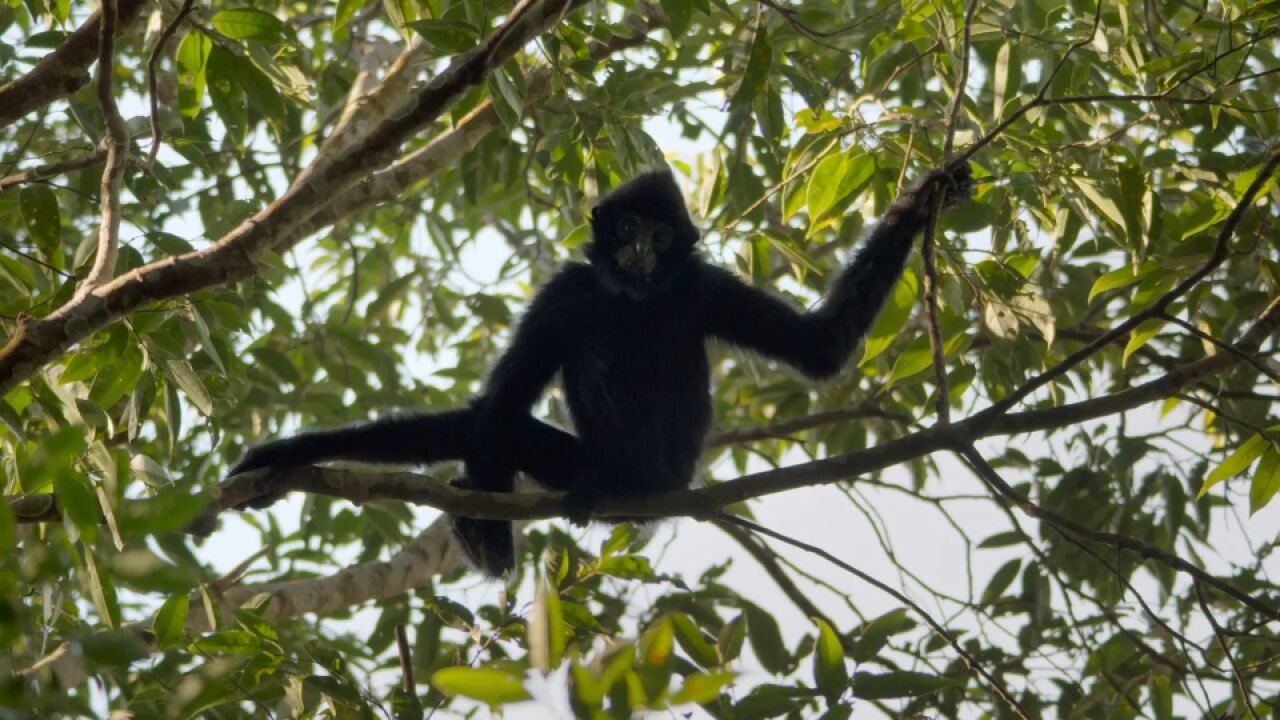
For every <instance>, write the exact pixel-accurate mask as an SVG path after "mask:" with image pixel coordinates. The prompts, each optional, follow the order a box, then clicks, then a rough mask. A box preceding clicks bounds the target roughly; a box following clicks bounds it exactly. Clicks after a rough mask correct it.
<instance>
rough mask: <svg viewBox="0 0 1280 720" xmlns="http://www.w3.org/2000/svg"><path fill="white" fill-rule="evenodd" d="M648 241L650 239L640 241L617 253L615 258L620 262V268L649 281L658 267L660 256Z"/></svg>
mask: <svg viewBox="0 0 1280 720" xmlns="http://www.w3.org/2000/svg"><path fill="white" fill-rule="evenodd" d="M647 240H648V238H645V239H642V240H639V241H637V242H635V243H633V244H630V245H627V246H625V247H623V248H622V249H621V250H619V251H618V252H617V253H615V254H614V258H615V259H616V260H617V261H618V267H620V268H622V269H623V270H625V271H627V272H628V273H631V274H632V275H637V276H640V277H643V278H645V279H648V277H649V276H650V275H652V274H653V269H654V268H656V267H657V266H658V254H657V253H655V252H654V251H653V244H652V243H650V242H647Z"/></svg>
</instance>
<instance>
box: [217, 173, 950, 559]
mask: <svg viewBox="0 0 1280 720" xmlns="http://www.w3.org/2000/svg"><path fill="white" fill-rule="evenodd" d="M971 182H972V178H971V175H970V170H969V168H968V167H967V166H965V167H963V168H961V169H959V170H957V171H956V172H955V174H954V175H948V174H946V173H945V172H943V171H934V172H932V173H930V174H928V175H927V176H926V177H925V178H924V179H923V180H922V181H921V182H920V183H918V184H917V185H916V186H914V187H913V188H911V189H909V190H907V191H905V192H904V193H903V194H902V195H901V196H900V197H899V198H898V199H897V200H896V201H895V202H894V203H893V206H892V207H890V208H889V211H888V212H887V213H886V214H885V216H884V217H883V218H882V219H881V220H880V222H879V223H878V224H877V225H876V227H875V228H874V229H873V230H872V231H871V233H870V235H869V236H868V238H867V240H866V242H865V243H864V244H863V247H862V249H861V250H860V251H859V252H858V253H857V255H856V257H855V258H854V260H853V262H852V263H851V264H850V265H849V266H848V267H846V268H845V269H844V270H843V271H842V272H841V273H840V276H839V278H837V279H836V282H835V285H834V287H832V288H831V290H830V292H829V293H828V295H827V297H826V300H825V301H824V302H823V303H822V304H821V305H820V306H819V307H818V308H816V309H814V310H811V311H808V312H806V311H803V310H797V309H796V308H795V307H793V306H792V305H791V304H790V303H788V302H785V301H783V300H781V299H779V298H777V297H775V296H773V295H772V294H770V293H768V292H765V291H763V290H760V289H758V288H755V287H752V286H750V285H747V284H746V283H744V282H743V281H742V280H740V279H739V278H738V277H737V276H736V275H734V274H733V273H731V272H729V271H727V270H724V269H721V268H719V267H716V266H714V265H711V264H709V263H707V262H706V261H705V260H703V259H702V258H701V257H699V256H698V255H697V254H696V253H695V251H694V246H695V245H696V244H697V241H698V230H697V228H696V227H695V226H694V224H693V222H692V221H691V220H690V218H689V212H688V210H687V208H686V207H685V203H684V198H683V196H682V195H681V193H680V189H679V187H678V186H677V185H676V182H675V179H674V177H673V176H672V174H671V172H670V171H669V170H666V169H662V170H655V171H650V172H647V173H644V174H642V175H640V176H638V177H636V178H634V179H632V180H630V181H629V182H627V183H625V184H623V185H622V186H620V187H618V188H617V189H616V190H614V191H613V192H611V193H609V194H608V195H607V196H606V197H604V198H603V199H602V200H601V201H600V202H599V204H598V205H596V207H595V208H594V210H593V211H592V213H591V235H592V241H591V243H590V245H589V246H588V247H587V252H586V254H587V260H588V261H589V262H588V263H586V264H583V263H568V264H567V265H565V267H564V268H563V269H562V270H560V271H559V272H558V273H557V274H556V275H555V276H554V277H552V278H551V280H550V281H549V282H548V283H547V284H546V286H545V287H543V288H542V290H541V291H540V292H539V293H538V294H537V296H536V297H534V299H533V301H532V303H531V304H530V305H529V308H528V311H527V312H526V313H525V316H524V319H523V320H522V321H521V322H520V324H519V326H518V327H517V329H516V331H515V337H514V338H513V340H512V341H511V346H510V347H509V348H508V349H507V351H506V353H505V354H504V355H503V356H502V358H501V359H500V360H498V362H497V364H496V365H495V366H494V368H493V370H492V373H491V374H490V376H489V381H488V384H487V386H486V388H485V391H484V394H483V395H481V396H480V397H478V398H476V399H475V400H474V401H473V402H472V404H471V405H470V406H469V407H467V408H465V409H459V410H452V411H446V412H438V413H423V414H414V415H406V416H393V417H388V418H384V419H381V420H377V421H375V422H371V423H367V424H362V425H356V426H352V427H347V428H341V429H337V430H325V431H319V432H310V433H305V434H302V435H298V436H296V437H292V438H288V439H284V440H277V441H274V442H269V443H267V444H265V445H261V446H259V447H255V448H253V449H251V450H250V451H249V452H248V453H247V454H246V455H245V457H244V458H243V459H242V460H241V461H240V462H239V464H237V465H236V466H235V467H234V468H233V469H232V471H231V473H232V474H233V475H234V474H236V473H241V472H247V471H249V470H253V469H256V468H261V467H268V466H270V467H275V468H282V467H288V466H298V465H308V464H312V463H316V462H320V461H325V460H339V459H341V460H355V461H364V462H374V463H377V462H383V463H423V464H425V463H433V462H438V461H442V460H458V459H461V460H464V461H465V473H464V476H463V477H462V478H460V479H459V480H458V481H456V483H457V484H458V485H460V486H462V487H467V488H472V489H478V490H488V491H499V492H511V491H512V490H513V489H514V487H513V483H514V478H515V474H516V472H517V471H522V472H524V473H526V474H527V475H529V476H531V477H533V478H534V479H535V480H536V481H538V482H539V483H540V484H541V485H543V486H545V487H547V488H550V489H553V490H563V491H567V492H568V493H569V498H570V503H571V506H572V507H573V508H574V510H575V516H574V517H575V519H585V517H586V516H587V515H588V514H589V512H590V508H591V506H592V505H593V504H594V503H595V502H596V501H597V500H598V499H600V498H614V497H620V496H628V495H642V494H656V493H662V492H666V491H670V490H679V489H683V488H686V487H688V486H689V484H690V483H691V482H692V480H693V478H694V474H695V471H696V466H697V462H698V458H699V456H700V455H701V453H702V449H703V443H704V441H705V439H706V436H707V433H708V431H709V429H710V427H711V398H710V394H709V389H710V382H711V376H710V371H709V369H708V361H707V352H706V342H707V341H708V340H713V339H714V340H720V341H723V342H727V343H729V344H731V345H736V346H739V347H742V348H745V349H748V350H752V351H754V352H756V353H759V354H761V355H764V356H766V357H769V358H773V359H776V360H781V361H782V362H785V363H787V364H788V365H791V366H792V367H794V368H796V369H797V370H799V371H800V372H802V373H804V374H805V375H807V376H809V377H812V378H815V379H821V378H827V377H831V376H832V375H835V374H836V373H837V372H839V371H840V369H841V368H842V367H843V366H844V364H845V361H846V360H847V359H848V357H849V355H850V354H851V353H852V352H853V350H854V349H855V347H856V346H857V344H858V342H859V340H861V338H862V336H863V335H864V334H865V333H866V331H867V329H868V328H869V327H870V325H871V322H872V320H873V319H874V318H875V315H876V313H877V311H878V310H879V309H880V305H881V304H882V303H883V301H884V299H885V297H886V296H887V295H888V293H889V292H890V291H891V290H892V288H893V286H894V284H895V283H896V282H897V281H898V278H899V276H900V275H901V274H902V268H903V265H904V264H905V262H906V259H907V256H908V254H909V253H910V251H911V246H912V243H913V239H914V237H915V236H916V234H917V233H918V232H919V231H920V230H921V229H922V228H923V227H924V225H925V222H926V220H927V217H928V213H929V209H930V206H931V203H932V202H933V200H934V198H935V196H936V194H937V193H943V196H944V200H954V199H956V198H958V197H963V196H965V195H967V193H968V192H969V188H970V185H971ZM557 373H559V374H560V377H561V383H562V385H563V390H564V396H565V399H566V400H567V402H568V405H569V411H570V414H571V415H572V418H573V428H574V432H575V433H576V434H570V433H568V432H565V431H564V430H561V429H559V428H556V427H554V426H552V425H548V424H546V423H544V422H541V421H539V420H537V419H535V418H533V417H532V416H531V411H532V409H533V406H534V404H535V403H536V402H537V401H538V398H539V397H540V396H541V394H542V391H543V389H544V388H545V387H546V386H547V385H548V384H549V383H550V382H551V380H552V378H553V377H554V376H555V375H556V374H557ZM266 482H267V484H268V485H269V483H270V479H269V478H268V479H267V480H266ZM274 499H275V498H274V496H273V495H272V494H271V492H270V490H269V489H268V490H267V494H266V495H264V496H263V497H261V498H259V499H258V500H257V501H255V502H254V503H253V505H254V506H262V505H265V504H269V503H270V502H271V501H272V500H274ZM453 522H454V530H455V534H456V536H457V537H458V539H459V540H461V543H462V545H463V547H464V549H465V550H466V552H467V554H468V555H469V556H470V558H471V560H472V561H474V562H475V564H476V565H477V566H479V567H480V568H481V569H482V570H484V571H485V572H488V573H490V574H493V575H501V574H502V573H503V572H504V571H506V570H510V569H511V568H512V567H513V566H514V562H515V559H514V550H513V545H512V534H511V524H510V523H508V522H505V521H496V520H476V519H471V518H462V517H457V518H454V521H453Z"/></svg>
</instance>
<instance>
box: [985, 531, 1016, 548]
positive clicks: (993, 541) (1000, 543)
mask: <svg viewBox="0 0 1280 720" xmlns="http://www.w3.org/2000/svg"><path fill="white" fill-rule="evenodd" d="M1020 542H1022V536H1021V535H1019V534H1018V533H1016V532H1014V531H1013V530H1009V531H1006V532H998V533H996V534H994V535H991V536H990V537H988V538H987V539H986V540H983V541H982V542H980V543H978V548H979V549H983V550H985V549H990V548H1002V547H1009V546H1010V545H1017V544H1018V543H1020Z"/></svg>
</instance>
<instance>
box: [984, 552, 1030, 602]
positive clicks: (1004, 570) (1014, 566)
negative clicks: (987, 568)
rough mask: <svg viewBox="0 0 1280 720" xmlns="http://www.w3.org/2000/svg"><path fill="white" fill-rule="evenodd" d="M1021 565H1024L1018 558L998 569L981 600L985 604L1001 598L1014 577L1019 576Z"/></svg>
mask: <svg viewBox="0 0 1280 720" xmlns="http://www.w3.org/2000/svg"><path fill="white" fill-rule="evenodd" d="M1020 567H1022V561H1021V560H1018V559H1016V558H1015V559H1013V560H1010V561H1009V562H1007V563H1005V564H1004V565H1001V566H1000V569H999V570H996V572H995V574H994V575H992V576H991V580H989V581H988V582H987V588H986V589H985V590H983V591H982V600H981V601H980V602H981V603H982V604H983V605H990V604H991V603H993V602H995V601H996V600H999V599H1000V596H1001V595H1003V594H1004V591H1005V590H1008V589H1009V586H1010V585H1012V584H1013V581H1014V579H1015V578H1017V577H1018V569H1019V568H1020Z"/></svg>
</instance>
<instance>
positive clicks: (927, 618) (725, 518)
mask: <svg viewBox="0 0 1280 720" xmlns="http://www.w3.org/2000/svg"><path fill="white" fill-rule="evenodd" d="M719 521H720V522H721V523H726V524H729V523H732V524H735V525H741V526H742V527H744V528H747V529H748V530H751V531H752V532H755V533H759V534H761V535H767V536H769V537H771V538H773V539H775V540H779V541H781V542H784V543H786V544H788V545H791V546H792V547H796V548H799V549H801V550H804V551H805V552H807V553H812V554H813V555H817V556H818V557H820V558H822V559H823V560H826V561H827V562H829V563H831V564H832V565H835V566H836V567H838V568H840V569H841V570H844V571H845V572H847V573H849V574H850V575H853V576H854V577H857V578H858V579H859V580H862V581H863V582H865V583H868V584H870V585H873V586H874V587H875V588H876V589H878V590H880V591H881V592H883V593H885V594H887V595H889V596H891V597H892V598H893V599H894V600H897V601H898V602H900V603H902V604H903V605H905V606H906V607H907V608H909V609H910V610H911V611H912V612H914V613H915V614H916V616H918V617H919V618H920V619H921V620H923V621H924V622H925V624H926V625H928V626H929V627H930V628H931V629H932V630H933V631H934V632H935V633H937V634H938V635H939V636H941V637H942V639H943V640H945V641H946V643H947V644H948V645H950V646H951V649H952V650H953V651H955V653H956V654H957V655H959V656H960V659H961V660H962V661H964V664H965V666H966V667H968V668H969V671H970V672H972V673H973V674H975V675H977V676H978V677H979V678H980V679H981V680H982V681H983V682H985V683H986V684H987V686H988V687H990V688H991V690H992V692H994V693H995V694H996V695H997V696H998V697H999V698H1000V699H1001V700H1003V701H1004V702H1005V704H1007V705H1008V706H1009V708H1010V709H1011V710H1013V711H1014V713H1015V714H1017V716H1018V717H1020V718H1022V720H1029V716H1028V715H1027V711H1026V710H1025V709H1024V708H1023V707H1022V705H1020V704H1019V703H1018V701H1017V700H1015V699H1014V698H1013V695H1011V694H1010V693H1009V689H1008V688H1006V687H1005V686H1004V684H1003V683H1001V682H1000V681H999V680H997V679H996V678H995V676H993V675H992V674H991V673H989V672H987V670H986V669H985V668H983V667H982V665H980V664H979V663H978V661H977V659H975V658H974V657H973V655H971V654H969V652H968V651H966V650H965V649H964V646H963V645H961V644H960V641H959V640H957V639H956V637H955V635H952V634H951V632H950V631H949V630H947V628H946V627H944V626H943V625H942V623H940V622H938V621H937V620H935V619H934V617H933V616H932V615H930V614H929V612H928V611H927V610H925V609H924V608H922V607H920V605H918V604H917V603H916V602H915V601H913V600H912V599H911V598H909V597H907V596H906V595H904V594H902V593H900V592H898V591H897V590H895V589H893V588H892V587H890V586H888V585H886V584H885V583H883V582H881V581H880V580H877V579H876V578H874V577H872V576H871V575H868V574H867V573H865V572H863V571H861V570H859V569H857V568H855V567H854V566H852V565H850V564H849V563H847V562H845V561H843V560H841V559H840V558H838V557H836V556H835V555H832V554H831V553H829V552H827V551H826V550H823V549H822V548H820V547H817V546H816V545H810V544H809V543H806V542H802V541H800V540H796V539H795V538H792V537H788V536H786V535H783V534H782V533H780V532H776V531H774V530H770V529H769V528H767V527H764V526H763V525H759V524H757V523H754V522H751V521H750V520H747V519H745V518H740V517H736V516H733V515H721V517H720V520H719Z"/></svg>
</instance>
